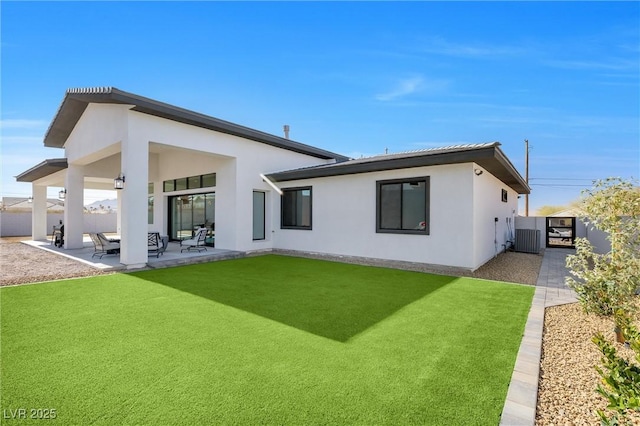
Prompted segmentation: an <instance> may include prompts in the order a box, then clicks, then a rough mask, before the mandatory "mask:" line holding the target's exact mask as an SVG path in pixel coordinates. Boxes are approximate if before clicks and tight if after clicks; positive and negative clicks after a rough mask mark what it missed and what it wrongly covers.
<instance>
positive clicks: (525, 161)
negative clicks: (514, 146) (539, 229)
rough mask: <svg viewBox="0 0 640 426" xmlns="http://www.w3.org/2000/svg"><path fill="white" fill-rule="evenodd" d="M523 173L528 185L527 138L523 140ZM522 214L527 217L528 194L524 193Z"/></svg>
mask: <svg viewBox="0 0 640 426" xmlns="http://www.w3.org/2000/svg"><path fill="white" fill-rule="evenodd" d="M524 149H525V154H524V164H525V166H524V174H525V180H526V181H527V186H529V139H525V140H524ZM524 215H525V216H526V217H529V194H524Z"/></svg>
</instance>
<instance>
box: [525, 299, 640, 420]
mask: <svg viewBox="0 0 640 426" xmlns="http://www.w3.org/2000/svg"><path fill="white" fill-rule="evenodd" d="M637 320H638V317H636V323H638V321H637ZM598 332H602V333H603V334H604V336H605V337H606V338H607V339H608V340H609V341H610V342H614V341H615V334H614V332H613V324H612V321H611V320H610V319H604V318H601V317H598V316H596V315H593V314H590V315H587V314H585V313H584V312H583V311H582V307H581V306H580V305H579V304H578V303H571V304H568V305H561V306H554V307H551V308H547V309H546V310H545V317H544V334H543V343H542V359H541V362H540V382H539V386H538V407H537V410H536V425H540V426H543V425H544V426H547V425H599V424H600V420H599V417H597V415H596V413H595V410H596V409H600V410H604V409H605V408H606V406H607V402H606V399H605V398H604V397H603V396H601V395H600V394H598V393H596V392H595V389H596V386H598V383H599V382H600V376H599V375H598V373H597V372H596V371H595V369H594V368H593V366H595V365H600V358H601V354H600V351H599V350H598V347H597V346H596V345H595V344H594V343H593V342H591V338H592V337H593V336H594V335H595V334H596V333H598ZM615 345H616V349H617V350H618V352H619V353H620V354H621V355H622V356H624V357H626V358H627V359H633V351H632V350H631V349H628V348H625V347H624V345H622V344H620V343H616V344H615ZM635 414H636V415H635V416H634V417H633V424H640V413H635Z"/></svg>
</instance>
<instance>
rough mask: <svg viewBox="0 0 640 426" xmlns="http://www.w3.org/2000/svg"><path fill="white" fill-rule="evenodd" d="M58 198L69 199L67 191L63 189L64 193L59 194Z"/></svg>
mask: <svg viewBox="0 0 640 426" xmlns="http://www.w3.org/2000/svg"><path fill="white" fill-rule="evenodd" d="M58 198H59V199H61V200H64V199H65V198H67V190H66V189H64V188H62V191H60V192H58Z"/></svg>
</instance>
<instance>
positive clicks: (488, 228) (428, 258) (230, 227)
mask: <svg viewBox="0 0 640 426" xmlns="http://www.w3.org/2000/svg"><path fill="white" fill-rule="evenodd" d="M121 150H122V154H121V153H120V152H121ZM127 153H131V155H128V154H127ZM65 154H66V156H67V158H68V161H69V164H70V167H71V168H74V167H82V171H83V174H84V178H85V182H87V181H88V180H90V179H92V178H102V179H105V178H108V179H112V178H113V177H115V176H117V175H118V173H119V172H121V171H122V172H123V173H125V175H126V176H127V182H126V187H125V189H124V190H123V191H120V192H119V200H120V203H121V204H120V205H119V207H121V209H119V211H120V212H121V214H123V215H128V217H127V218H125V219H120V218H119V225H118V226H119V227H121V231H122V233H123V234H127V235H123V236H122V237H123V244H128V245H129V249H124V248H123V251H122V255H121V259H123V260H124V261H129V262H131V263H132V264H134V263H135V264H139V263H140V262H143V261H144V259H142V258H141V257H140V255H141V254H142V256H143V257H145V256H146V239H145V235H146V232H147V231H157V232H161V233H167V231H168V228H169V214H168V209H169V207H168V198H169V197H170V196H177V195H184V194H194V193H202V192H215V194H216V217H215V224H216V227H215V230H216V247H218V248H223V249H231V250H240V251H252V250H261V249H270V248H281V249H292V250H302V251H312V252H322V253H329V254H339V255H340V254H341V255H352V256H363V257H373V258H382V259H389V260H404V261H413V262H421V263H427V264H437V265H448V266H453V267H461V268H466V269H475V268H477V267H479V266H480V265H482V264H483V263H484V262H486V261H487V260H489V259H490V258H491V257H493V256H494V255H495V254H496V252H497V251H499V250H501V249H502V245H503V244H505V241H506V240H507V239H509V238H510V237H511V236H510V235H509V232H508V226H507V218H511V217H513V214H514V212H515V211H516V210H517V194H516V193H515V192H514V191H513V190H511V189H509V188H508V187H507V186H506V185H504V184H502V183H501V182H500V181H499V180H498V179H496V178H495V177H493V176H492V175H491V174H489V173H488V172H486V171H484V173H483V174H482V175H481V176H476V175H475V174H474V169H475V168H478V166H477V165H474V164H471V163H468V164H455V165H442V166H431V167H419V168H411V169H402V170H394V171H384V172H374V173H363V174H354V175H347V176H334V177H327V178H316V179H308V180H304V181H294V182H284V183H281V184H278V185H280V186H282V187H296V186H312V187H313V213H312V214H313V229H312V230H308V231H307V230H290V229H289V230H283V229H280V196H279V194H277V192H275V191H274V190H273V189H272V188H271V187H270V186H269V185H268V184H267V183H265V182H263V181H262V179H261V177H260V174H261V173H264V174H268V173H271V172H276V171H281V170H290V169H294V168H298V167H306V166H311V165H317V164H323V163H327V162H332V161H333V160H322V159H319V158H316V157H312V156H309V155H304V154H300V153H296V152H293V151H288V150H284V149H281V148H276V147H273V146H270V145H267V144H263V143H259V142H255V141H251V140H246V139H243V138H240V137H236V136H232V135H228V134H224V133H219V132H214V131H211V130H207V129H203V128H199V127H196V126H191V125H186V124H182V123H177V122H174V121H170V120H166V119H162V118H158V117H154V116H150V115H147V114H142V113H139V112H135V111H131V110H128V107H127V106H123V105H93V104H91V105H89V106H88V107H87V109H86V111H85V113H84V115H83V116H82V118H81V119H80V121H79V122H78V124H77V126H76V128H75V129H74V130H73V132H72V134H71V136H70V137H69V139H68V141H67V144H66V152H65ZM208 173H216V180H217V184H216V187H215V188H200V189H192V190H184V191H172V192H168V193H165V192H163V181H165V180H168V179H176V178H184V177H188V176H195V175H202V174H208ZM423 176H429V177H430V217H429V222H430V226H429V228H430V235H427V236H425V235H410V234H387V233H376V223H375V221H376V181H378V180H388V179H399V178H413V177H423ZM148 182H153V184H154V195H155V199H154V221H153V224H151V225H147V208H146V207H147V202H146V200H147V184H148ZM502 188H505V189H507V191H508V202H507V203H502V202H501V201H500V190H501V189H502ZM255 190H258V191H264V192H265V193H266V216H267V220H266V229H265V231H266V232H265V234H266V238H265V239H264V240H261V241H253V238H252V236H253V235H252V222H253V209H252V202H253V198H252V197H253V191H255ZM494 217H498V219H499V220H498V222H497V224H496V222H494ZM142 219H144V220H142ZM121 220H123V221H124V222H123V223H121ZM133 234H135V237H132V236H131V235H133ZM496 236H497V242H494V240H496ZM128 239H129V240H128ZM132 239H134V240H135V241H133V240H132ZM134 252H135V253H134ZM136 253H137V254H136Z"/></svg>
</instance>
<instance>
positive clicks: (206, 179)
mask: <svg viewBox="0 0 640 426" xmlns="http://www.w3.org/2000/svg"><path fill="white" fill-rule="evenodd" d="M162 184H163V185H162V188H163V190H164V192H173V191H184V190H185V189H199V188H210V187H214V186H216V174H215V173H209V174H206V175H198V176H189V177H183V178H178V179H169V180H165V181H164V182H163V183H162Z"/></svg>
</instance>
